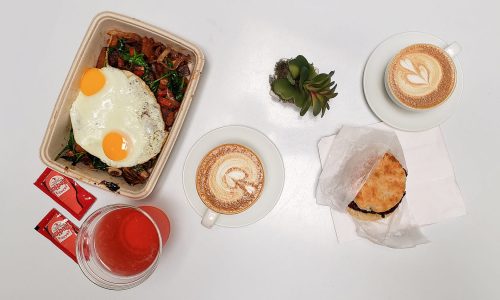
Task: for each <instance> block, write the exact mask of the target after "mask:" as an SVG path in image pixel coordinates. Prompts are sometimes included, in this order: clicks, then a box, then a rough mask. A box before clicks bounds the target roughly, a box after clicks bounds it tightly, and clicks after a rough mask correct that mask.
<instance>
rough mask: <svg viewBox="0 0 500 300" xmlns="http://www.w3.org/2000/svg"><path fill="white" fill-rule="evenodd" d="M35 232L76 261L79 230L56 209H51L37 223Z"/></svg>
mask: <svg viewBox="0 0 500 300" xmlns="http://www.w3.org/2000/svg"><path fill="white" fill-rule="evenodd" d="M35 230H36V231H38V232H39V233H40V234H42V235H43V236H45V237H46V238H47V239H49V240H50V241H51V242H52V243H53V244H54V245H56V246H57V247H58V248H59V249H61V250H62V251H63V252H64V253H66V254H67V255H68V256H69V257H71V259H72V260H74V261H75V262H77V260H76V236H77V234H78V230H79V228H78V227H76V226H75V224H73V223H71V221H70V220H68V219H67V218H66V217H65V216H63V215H62V214H61V213H60V212H58V211H57V210H56V209H54V208H53V209H52V210H51V211H49V213H48V214H47V215H46V216H45V217H44V218H43V219H42V220H41V221H40V223H38V225H37V226H36V227H35Z"/></svg>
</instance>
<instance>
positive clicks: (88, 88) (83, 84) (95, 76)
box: [80, 68, 106, 96]
mask: <svg viewBox="0 0 500 300" xmlns="http://www.w3.org/2000/svg"><path fill="white" fill-rule="evenodd" d="M105 82H106V78H105V77H104V74H103V73H102V72H101V70H99V69H97V68H90V69H87V71H85V73H83V76H82V79H81V80H80V90H81V91H82V93H83V94H84V95H85V96H92V95H94V94H95V93H97V92H99V91H100V90H101V89H102V87H103V86H104V83H105Z"/></svg>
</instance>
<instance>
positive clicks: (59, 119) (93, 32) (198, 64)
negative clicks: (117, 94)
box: [40, 12, 205, 200]
mask: <svg viewBox="0 0 500 300" xmlns="http://www.w3.org/2000/svg"><path fill="white" fill-rule="evenodd" d="M110 30H119V31H124V32H133V33H137V34H139V35H140V36H147V37H151V38H153V39H155V40H156V41H158V42H162V43H163V44H165V45H167V46H170V47H172V48H174V49H176V50H178V51H181V52H183V53H187V54H189V55H190V56H191V62H190V64H189V66H190V70H191V75H190V77H189V84H188V86H187V88H186V92H185V94H184V98H183V100H182V103H181V106H180V108H179V111H178V112H177V115H176V119H175V122H174V124H173V125H172V127H171V129H170V131H169V134H168V137H167V140H166V141H165V144H164V145H163V148H162V150H161V152H160V153H159V154H158V158H157V161H156V163H155V165H154V167H153V169H152V171H151V174H150V176H149V178H148V179H147V181H146V183H144V184H138V185H129V184H128V183H127V182H125V180H124V179H123V178H122V177H113V176H111V175H109V174H108V173H107V172H106V171H100V170H94V169H91V168H90V167H89V166H87V165H84V164H83V163H79V164H77V165H75V166H73V165H72V164H71V162H69V161H66V160H64V159H62V158H60V159H58V160H55V158H56V157H57V155H58V154H59V152H60V151H61V150H62V149H63V148H64V146H65V145H66V144H67V143H68V138H69V132H70V129H71V120H70V116H69V110H70V108H71V105H72V103H73V101H74V100H75V99H76V96H77V95H78V91H79V80H80V76H81V74H83V72H84V70H85V69H87V68H89V67H94V66H95V64H96V61H97V58H98V56H99V53H100V51H101V48H102V47H105V46H107V44H106V42H107V39H108V35H107V32H108V31H110ZM204 62H205V58H204V55H203V53H202V51H201V50H200V49H199V48H198V47H196V46H195V45H193V44H191V43H189V42H187V41H185V40H183V39H181V38H179V37H177V36H175V35H173V34H171V33H169V32H167V31H165V30H162V29H160V28H157V27H154V26H152V25H149V24H146V23H143V22H141V21H138V20H136V19H133V18H129V17H126V16H123V15H120V14H116V13H112V12H103V13H100V14H98V15H97V16H96V17H95V18H94V19H93V20H92V22H91V24H90V26H89V28H88V30H87V33H86V34H85V37H84V38H83V41H82V43H81V45H80V48H79V49H78V52H77V53H76V56H75V59H74V61H73V64H72V66H71V69H70V70H69V73H68V75H67V76H66V80H65V81H64V84H63V86H62V89H61V92H60V94H59V97H58V99H57V102H56V104H55V107H54V110H53V112H52V116H51V117H50V120H49V124H48V127H47V130H46V132H45V137H44V139H43V142H42V145H41V148H40V157H41V159H42V161H43V163H45V164H46V165H47V166H48V167H50V168H51V169H54V170H56V171H58V172H60V173H63V174H65V175H67V176H69V177H72V178H74V179H77V180H81V181H84V182H86V183H89V184H92V185H96V186H98V187H100V188H102V189H105V190H109V189H108V188H107V187H106V185H105V184H103V183H104V182H113V183H115V184H117V185H118V186H119V187H120V188H119V189H118V190H117V191H116V192H115V193H119V194H121V195H123V196H126V197H129V198H132V199H137V200H139V199H143V198H145V197H147V196H148V195H149V194H150V193H151V192H152V191H153V189H154V187H155V185H156V182H157V181H158V178H159V177H160V174H161V172H162V170H163V168H164V166H165V163H166V162H167V159H168V157H169V155H170V152H171V151H172V148H173V146H174V144H175V141H176V139H177V136H178V135H179V132H180V130H181V128H182V124H183V122H184V119H185V117H186V114H187V112H188V110H189V106H190V104H191V101H192V98H193V95H194V93H195V90H196V86H197V85H198V81H199V78H200V75H201V71H202V69H203V65H204Z"/></svg>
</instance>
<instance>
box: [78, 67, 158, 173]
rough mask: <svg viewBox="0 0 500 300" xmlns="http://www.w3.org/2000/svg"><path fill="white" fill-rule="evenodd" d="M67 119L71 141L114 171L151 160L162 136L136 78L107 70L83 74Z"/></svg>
mask: <svg viewBox="0 0 500 300" xmlns="http://www.w3.org/2000/svg"><path fill="white" fill-rule="evenodd" d="M70 118H71V125H72V126H73V134H74V137H75V141H76V143H78V144H79V145H80V146H81V147H82V148H83V149H85V151H87V152H88V153H90V154H92V155H94V156H96V157H98V158H99V159H101V160H102V161H103V162H104V163H106V164H107V165H109V166H111V167H116V168H121V167H132V166H135V165H138V164H141V163H144V162H146V161H148V160H150V159H151V158H153V157H154V156H155V155H157V154H158V153H160V151H161V148H162V146H163V143H164V141H165V139H166V137H167V131H166V130H165V123H164V122H163V118H162V114H161V110H160V106H159V104H158V103H157V102H156V98H155V97H154V95H153V93H152V92H151V90H150V89H149V88H148V86H147V85H146V84H145V83H144V81H143V80H142V79H141V78H139V77H138V76H136V75H135V74H133V73H130V72H128V71H122V70H119V69H116V68H112V67H104V68H102V69H96V68H91V69H88V70H87V71H85V73H84V74H83V76H82V78H81V81H80V91H79V93H78V96H77V98H76V100H75V101H74V102H73V105H72V106H71V110H70Z"/></svg>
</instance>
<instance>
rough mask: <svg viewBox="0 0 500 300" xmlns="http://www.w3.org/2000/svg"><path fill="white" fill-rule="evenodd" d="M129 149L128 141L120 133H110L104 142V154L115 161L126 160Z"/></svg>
mask: <svg viewBox="0 0 500 300" xmlns="http://www.w3.org/2000/svg"><path fill="white" fill-rule="evenodd" d="M128 148H129V143H128V139H127V138H126V137H125V136H123V135H122V134H121V133H118V132H110V133H108V134H106V136H105V137H104V139H103V140H102V149H103V150H104V154H106V156H107V157H108V158H109V159H111V160H114V161H120V160H123V159H125V158H126V157H127V155H128V150H129V149H128Z"/></svg>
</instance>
